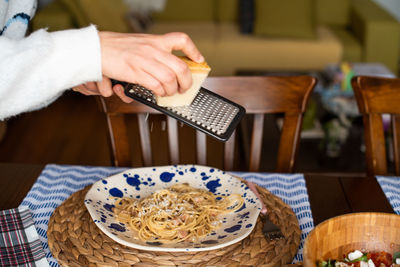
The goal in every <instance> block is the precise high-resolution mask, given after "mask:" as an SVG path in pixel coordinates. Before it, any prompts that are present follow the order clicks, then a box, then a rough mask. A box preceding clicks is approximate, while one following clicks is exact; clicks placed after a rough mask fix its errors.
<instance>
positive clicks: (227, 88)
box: [101, 76, 316, 172]
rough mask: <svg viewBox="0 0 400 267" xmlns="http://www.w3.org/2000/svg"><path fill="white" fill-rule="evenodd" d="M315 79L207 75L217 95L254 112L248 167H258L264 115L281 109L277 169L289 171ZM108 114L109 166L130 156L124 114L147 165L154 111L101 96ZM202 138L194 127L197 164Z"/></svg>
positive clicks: (175, 154) (230, 144)
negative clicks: (134, 125)
mask: <svg viewBox="0 0 400 267" xmlns="http://www.w3.org/2000/svg"><path fill="white" fill-rule="evenodd" d="M315 83H316V79H315V78H313V77H310V76H295V77H240V76H239V77H209V78H208V79H207V80H206V82H205V83H204V85H203V86H204V87H205V88H207V89H209V90H211V91H213V92H215V93H217V94H220V95H222V96H224V97H226V98H228V99H230V100H232V101H233V102H236V103H238V104H241V105H242V106H244V107H245V108H246V111H247V114H254V123H253V128H252V137H251V145H250V160H249V163H250V164H249V165H250V166H249V168H248V170H249V171H258V170H259V165H260V156H261V147H262V138H263V123H264V114H267V113H284V123H283V127H282V130H281V139H280V144H279V152H278V159H277V165H276V171H278V172H292V171H293V168H294V163H295V158H296V153H297V150H298V147H299V138H300V132H301V128H302V121H303V114H304V112H305V110H306V106H307V101H308V99H309V96H310V94H311V92H312V90H313V88H314V86H315ZM101 104H102V107H103V110H104V112H105V113H106V115H107V122H108V127H109V134H110V138H111V145H112V152H113V158H114V164H115V165H116V166H130V165H131V154H130V151H129V146H128V137H127V128H126V125H125V121H124V115H125V114H128V113H136V114H137V117H138V124H139V132H140V138H141V147H142V158H143V163H144V166H151V165H152V154H151V149H150V148H151V144H150V138H149V125H148V123H147V121H146V113H157V111H155V110H154V109H152V108H149V107H147V106H145V105H143V104H140V103H138V102H133V103H131V104H125V103H122V102H121V101H120V100H119V99H118V98H117V97H110V98H101ZM167 126H168V127H167V128H168V130H167V131H168V142H169V155H170V163H171V164H178V163H180V160H179V149H178V145H179V137H178V130H177V129H178V128H177V121H176V120H175V119H172V118H170V117H168V118H167ZM234 140H235V133H234V134H233V135H232V137H231V138H230V139H229V140H228V141H227V142H226V143H225V147H224V169H225V170H232V168H233V162H234V153H233V152H234V150H235V147H234V146H235V142H234ZM206 152H207V148H206V136H205V134H203V133H201V132H200V131H196V155H197V157H196V158H197V162H196V163H197V164H200V165H207V162H206Z"/></svg>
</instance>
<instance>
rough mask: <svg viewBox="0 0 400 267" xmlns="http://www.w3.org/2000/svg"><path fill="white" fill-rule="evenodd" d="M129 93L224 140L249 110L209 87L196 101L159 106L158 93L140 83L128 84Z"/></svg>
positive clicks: (126, 91)
mask: <svg viewBox="0 0 400 267" xmlns="http://www.w3.org/2000/svg"><path fill="white" fill-rule="evenodd" d="M125 94H126V95H127V96H129V97H132V98H134V99H136V100H138V101H140V102H142V103H144V104H146V105H150V106H151V107H153V108H155V109H157V110H159V111H161V112H163V113H165V114H167V115H170V116H172V117H174V118H175V119H177V120H179V121H183V122H185V123H186V124H189V125H190V126H192V127H194V128H196V129H198V130H201V131H203V132H205V133H206V134H209V135H211V136H214V137H216V138H217V139H219V140H222V141H226V140H228V139H229V137H230V135H231V134H232V132H233V130H234V129H235V128H236V126H237V124H238V123H239V121H240V119H241V118H242V117H243V115H244V114H245V110H244V108H243V107H242V106H240V105H238V104H236V103H233V102H231V101H229V100H228V99H226V98H223V97H222V96H220V95H217V94H215V93H213V92H211V91H209V90H207V89H205V88H201V89H200V91H199V93H198V94H197V96H196V97H195V99H194V100H193V102H192V104H190V105H189V106H180V107H161V106H158V105H157V103H156V99H155V96H154V94H153V93H152V92H151V91H150V90H148V89H146V88H144V87H143V86H140V85H138V84H127V85H126V86H125Z"/></svg>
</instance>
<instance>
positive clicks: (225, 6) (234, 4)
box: [215, 0, 239, 22]
mask: <svg viewBox="0 0 400 267" xmlns="http://www.w3.org/2000/svg"><path fill="white" fill-rule="evenodd" d="M215 2H216V19H217V21H220V22H237V21H238V20H239V10H238V6H239V3H238V2H239V0H216V1H215Z"/></svg>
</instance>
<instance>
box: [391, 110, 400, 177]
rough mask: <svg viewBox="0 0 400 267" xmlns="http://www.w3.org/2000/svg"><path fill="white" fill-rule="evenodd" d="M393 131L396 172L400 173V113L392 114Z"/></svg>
mask: <svg viewBox="0 0 400 267" xmlns="http://www.w3.org/2000/svg"><path fill="white" fill-rule="evenodd" d="M392 133H393V158H394V162H395V172H396V174H400V143H399V142H400V115H398V114H393V115H392Z"/></svg>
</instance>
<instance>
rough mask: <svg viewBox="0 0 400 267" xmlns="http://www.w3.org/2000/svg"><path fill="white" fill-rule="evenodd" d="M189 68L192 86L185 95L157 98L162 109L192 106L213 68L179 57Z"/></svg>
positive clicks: (204, 63)
mask: <svg viewBox="0 0 400 267" xmlns="http://www.w3.org/2000/svg"><path fill="white" fill-rule="evenodd" d="M179 58H180V59H182V60H183V61H184V62H185V63H186V64H187V65H188V67H189V70H190V72H191V73H192V81H193V82H192V86H191V87H190V88H189V89H188V90H187V91H186V92H184V93H182V94H181V93H176V94H174V95H171V96H156V101H157V105H159V106H162V107H179V106H188V105H190V104H191V103H192V102H193V100H194V98H195V97H196V95H197V94H198V92H199V90H200V88H201V85H202V84H203V82H204V81H205V79H206V78H207V76H208V73H209V72H210V70H211V68H210V67H209V66H208V65H207V63H206V62H202V63H196V62H194V61H191V60H190V59H188V58H187V57H179Z"/></svg>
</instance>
